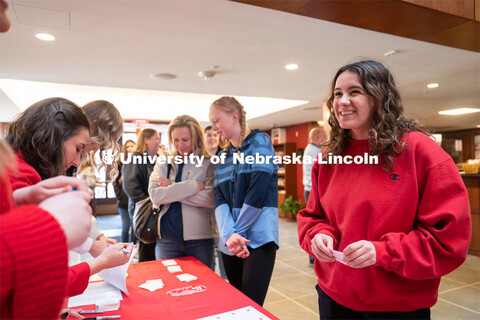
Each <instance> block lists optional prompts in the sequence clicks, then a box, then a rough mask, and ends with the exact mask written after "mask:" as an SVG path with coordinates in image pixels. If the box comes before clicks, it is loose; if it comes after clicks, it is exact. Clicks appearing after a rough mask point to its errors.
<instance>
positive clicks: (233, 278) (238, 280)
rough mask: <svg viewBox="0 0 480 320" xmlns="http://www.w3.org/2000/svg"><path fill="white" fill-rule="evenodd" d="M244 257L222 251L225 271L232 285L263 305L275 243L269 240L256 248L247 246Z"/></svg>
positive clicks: (270, 275)
mask: <svg viewBox="0 0 480 320" xmlns="http://www.w3.org/2000/svg"><path fill="white" fill-rule="evenodd" d="M248 250H249V251H250V256H249V257H248V258H246V259H242V258H238V257H237V256H229V255H226V254H224V253H222V259H223V264H224V265H225V272H226V273H227V278H228V281H229V282H230V284H231V285H232V286H234V287H235V288H237V289H238V290H240V291H242V292H243V293H244V294H245V295H246V296H247V297H249V298H250V299H252V300H253V301H255V302H256V303H258V304H259V305H261V306H263V302H264V301H265V296H266V295H267V291H268V285H269V284H270V278H271V277H272V272H273V265H274V264H275V255H276V253H277V245H276V244H275V243H274V242H269V243H267V244H264V245H263V246H261V247H258V248H256V249H252V248H248Z"/></svg>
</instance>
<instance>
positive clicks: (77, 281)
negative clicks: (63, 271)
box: [67, 262, 90, 297]
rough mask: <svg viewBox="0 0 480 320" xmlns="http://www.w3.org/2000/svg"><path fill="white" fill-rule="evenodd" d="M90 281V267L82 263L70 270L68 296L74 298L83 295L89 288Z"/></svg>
mask: <svg viewBox="0 0 480 320" xmlns="http://www.w3.org/2000/svg"><path fill="white" fill-rule="evenodd" d="M89 279H90V265H89V264H88V263H86V262H82V263H79V264H76V265H74V266H71V267H70V268H68V288H67V296H68V297H72V296H76V295H79V294H82V293H83V291H85V289H87V286H88V280H89Z"/></svg>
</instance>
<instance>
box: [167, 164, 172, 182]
mask: <svg viewBox="0 0 480 320" xmlns="http://www.w3.org/2000/svg"><path fill="white" fill-rule="evenodd" d="M170 169H172V167H171V165H170V164H169V165H168V169H167V179H169V178H170Z"/></svg>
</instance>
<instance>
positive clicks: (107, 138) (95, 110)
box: [82, 100, 123, 177]
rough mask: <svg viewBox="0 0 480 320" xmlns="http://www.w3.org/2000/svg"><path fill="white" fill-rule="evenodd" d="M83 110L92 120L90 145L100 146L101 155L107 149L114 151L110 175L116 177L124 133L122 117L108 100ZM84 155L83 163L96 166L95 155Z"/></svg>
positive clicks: (93, 102) (85, 107) (96, 102)
mask: <svg viewBox="0 0 480 320" xmlns="http://www.w3.org/2000/svg"><path fill="white" fill-rule="evenodd" d="M82 109H83V111H84V112H85V114H86V115H87V117H88V120H90V139H89V141H88V143H89V144H94V145H96V146H98V150H100V155H102V154H103V152H104V151H105V150H107V149H111V150H112V154H113V155H114V159H115V161H113V163H112V170H111V171H110V175H111V176H112V177H115V176H116V175H117V174H118V170H117V160H119V159H120V155H119V154H118V153H119V151H120V145H119V144H118V140H119V139H120V137H121V136H122V133H123V119H122V115H121V114H120V112H119V111H118V109H117V108H116V107H115V106H114V105H113V104H112V103H111V102H108V101H106V100H95V101H91V102H89V103H87V104H86V105H84V106H83V107H82ZM95 151H96V150H95ZM94 153H95V152H94ZM84 155H85V156H86V157H84V158H83V159H82V162H84V163H89V162H91V163H93V164H94V165H95V166H96V163H95V158H94V157H93V155H88V154H86V153H85V154H84ZM101 166H103V163H100V167H101Z"/></svg>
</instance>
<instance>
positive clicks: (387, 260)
mask: <svg viewBox="0 0 480 320" xmlns="http://www.w3.org/2000/svg"><path fill="white" fill-rule="evenodd" d="M371 242H372V243H373V246H374V247H375V253H376V255H377V257H376V258H377V262H376V263H375V266H376V267H382V268H384V269H385V270H388V271H391V270H392V268H391V262H392V257H391V256H390V254H389V253H388V249H387V242H386V241H371Z"/></svg>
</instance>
